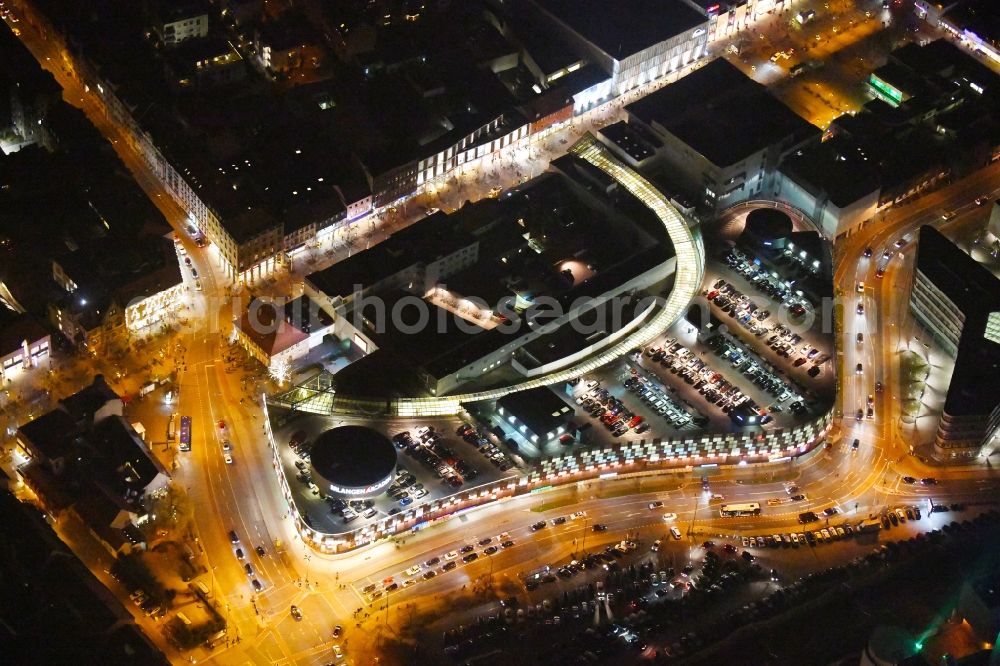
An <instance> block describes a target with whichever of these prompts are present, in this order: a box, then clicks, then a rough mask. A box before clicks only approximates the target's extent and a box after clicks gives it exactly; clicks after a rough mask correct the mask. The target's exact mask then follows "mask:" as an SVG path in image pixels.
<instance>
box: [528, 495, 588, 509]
mask: <svg viewBox="0 0 1000 666" xmlns="http://www.w3.org/2000/svg"><path fill="white" fill-rule="evenodd" d="M578 501H579V500H578V499H577V498H576V497H563V498H560V499H554V500H552V501H551V502H543V503H542V504H538V505H536V506H533V507H531V510H532V511H534V512H535V513H544V512H546V511H549V510H551V509H558V508H559V507H562V506H570V505H571V504H576V503H577V502H578Z"/></svg>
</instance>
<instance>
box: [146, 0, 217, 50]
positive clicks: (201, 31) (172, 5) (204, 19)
mask: <svg viewBox="0 0 1000 666" xmlns="http://www.w3.org/2000/svg"><path fill="white" fill-rule="evenodd" d="M152 4H153V6H152V8H151V9H152V15H153V31H154V32H155V33H156V35H157V37H159V39H160V41H161V42H162V43H163V45H164V46H166V47H168V48H169V47H174V46H177V45H178V44H180V43H181V42H184V41H186V40H188V39H197V38H199V37H205V36H207V35H208V14H209V10H210V7H209V5H208V3H207V2H206V1H205V0H184V1H183V2H176V0H157V1H156V2H153V3H152Z"/></svg>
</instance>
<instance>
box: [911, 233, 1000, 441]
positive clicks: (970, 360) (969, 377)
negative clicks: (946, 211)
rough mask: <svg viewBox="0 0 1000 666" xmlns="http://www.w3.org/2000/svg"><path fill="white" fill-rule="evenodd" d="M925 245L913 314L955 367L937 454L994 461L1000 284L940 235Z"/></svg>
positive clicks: (999, 429)
mask: <svg viewBox="0 0 1000 666" xmlns="http://www.w3.org/2000/svg"><path fill="white" fill-rule="evenodd" d="M917 243H918V244H917V264H916V271H915V272H914V276H913V285H912V288H911V290H910V311H911V312H912V313H913V316H914V317H915V318H916V320H917V321H918V322H919V323H920V325H921V326H923V327H924V328H925V329H927V330H928V331H929V332H930V333H931V334H932V335H933V336H934V340H935V342H937V343H938V344H939V345H940V347H941V348H942V349H943V350H944V352H945V353H946V354H948V355H949V356H951V357H952V358H953V359H955V367H954V371H953V372H952V376H951V382H950V384H949V385H948V394H947V397H946V398H945V404H944V412H943V414H942V415H941V420H940V423H939V425H938V429H937V435H936V436H935V440H934V450H935V454H936V455H937V456H939V457H940V458H942V459H945V460H954V459H959V460H961V459H963V458H973V457H978V456H986V457H989V456H991V455H993V454H994V453H995V452H996V451H997V450H998V447H1000V394H998V393H997V390H996V378H997V377H1000V279H998V278H997V277H996V276H994V275H993V274H992V273H991V272H990V271H989V270H987V269H986V268H985V267H983V266H982V265H980V264H979V263H978V262H977V261H976V260H975V259H973V258H972V257H970V256H969V255H967V254H966V253H965V252H963V251H962V250H961V249H960V248H958V247H957V246H956V245H955V244H954V243H952V242H951V241H950V240H948V238H946V237H945V236H944V235H942V234H941V232H939V231H937V230H936V229H934V228H933V227H930V226H924V227H921V228H920V236H919V238H918V241H917Z"/></svg>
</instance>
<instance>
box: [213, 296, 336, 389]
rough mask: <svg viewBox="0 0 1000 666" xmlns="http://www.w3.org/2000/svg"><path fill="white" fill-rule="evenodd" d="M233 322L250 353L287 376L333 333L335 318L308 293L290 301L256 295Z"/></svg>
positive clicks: (279, 375)
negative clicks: (296, 363)
mask: <svg viewBox="0 0 1000 666" xmlns="http://www.w3.org/2000/svg"><path fill="white" fill-rule="evenodd" d="M233 323H234V326H233V329H234V331H235V333H236V339H237V340H238V341H239V343H240V345H241V346H242V347H243V348H244V349H245V350H246V351H247V353H248V354H249V355H250V356H251V357H252V358H255V359H257V360H258V361H260V363H261V364H262V365H263V366H264V367H265V368H267V369H268V371H269V372H270V373H271V375H272V376H274V377H277V378H280V379H286V378H287V377H288V374H289V373H290V371H291V369H292V367H293V364H294V363H295V362H296V361H298V360H299V359H301V358H303V357H304V356H306V355H308V354H309V352H310V351H311V350H313V349H315V348H316V347H318V346H319V345H320V344H322V343H323V341H324V339H325V338H326V337H327V335H328V334H330V333H331V331H332V327H333V318H332V317H331V316H330V315H329V314H328V313H327V312H326V311H325V310H323V309H322V308H321V307H320V306H319V304H318V303H316V302H315V301H313V300H312V299H310V298H309V297H308V296H300V297H299V298H296V299H294V300H291V301H288V302H286V303H276V302H270V301H265V300H262V299H258V298H254V299H253V300H251V301H250V303H249V304H248V305H247V309H246V312H244V313H243V314H242V315H241V316H240V317H239V318H238V319H237V320H236V321H235V322H233Z"/></svg>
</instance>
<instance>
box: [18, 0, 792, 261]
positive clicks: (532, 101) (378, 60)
mask: <svg viewBox="0 0 1000 666" xmlns="http://www.w3.org/2000/svg"><path fill="white" fill-rule="evenodd" d="M787 4H788V3H787V2H785V1H784V0H746V1H745V2H725V3H704V2H685V1H684V0H641V1H637V2H630V3H627V4H625V5H621V4H619V5H610V4H608V3H600V2H592V1H590V0H587V2H586V9H587V11H586V12H583V11H579V7H578V6H577V4H576V3H573V2H566V1H565V0H516V1H511V2H488V1H486V0H472V1H470V2H466V3H460V4H456V3H451V4H449V5H448V6H447V9H446V10H445V9H443V8H442V7H439V6H436V5H426V4H425V3H392V2H370V1H367V0H366V1H364V2H362V1H361V0H351V1H349V2H341V3H322V4H319V3H317V5H316V6H311V7H309V8H299V7H291V6H290V5H286V4H285V3H262V2H259V1H256V0H220V1H219V2H217V3H205V2H190V1H189V2H183V3H169V2H159V1H157V2H153V1H152V0H150V1H149V2H145V3H135V4H131V3H130V4H129V5H127V6H124V7H123V6H120V5H119V4H118V3H112V2H109V1H107V0H101V1H99V2H95V3H89V4H88V5H87V6H86V7H84V6H82V5H80V4H79V3H75V2H70V1H68V0H37V2H34V3H32V5H31V6H30V7H28V8H27V11H32V12H33V13H32V15H31V16H30V19H31V20H32V21H35V22H36V23H38V24H39V25H40V26H42V29H43V30H46V32H47V33H48V34H49V35H50V37H51V38H52V39H56V40H59V41H60V42H64V43H65V46H66V50H67V51H68V52H70V53H72V54H73V57H74V61H75V62H74V68H75V70H76V72H77V73H78V75H79V76H80V77H81V78H82V80H83V81H84V82H86V83H87V84H88V85H89V86H90V88H91V89H93V90H96V91H97V94H98V95H99V96H100V98H101V101H102V103H103V104H104V105H105V106H106V108H107V114H108V116H109V118H110V119H111V120H112V121H113V122H115V123H116V124H117V125H118V126H119V127H120V128H121V129H122V130H123V131H124V132H125V133H126V135H128V136H129V137H130V141H132V143H134V144H135V145H136V146H137V147H138V149H139V151H140V153H142V155H143V156H144V159H146V161H147V162H148V163H149V164H150V166H151V167H152V169H153V171H154V172H155V173H156V174H157V177H158V178H159V180H160V182H161V183H162V185H163V187H164V188H165V189H166V191H167V192H168V193H169V194H170V195H171V196H172V197H173V198H174V199H175V200H176V201H177V202H178V203H179V204H180V205H181V206H182V207H183V208H184V209H185V210H187V211H188V213H189V215H190V218H191V222H192V224H194V225H195V226H197V227H198V228H199V229H200V231H201V232H203V233H204V234H205V236H206V237H207V238H208V240H210V241H211V242H212V243H214V245H215V246H216V247H217V249H218V252H219V255H220V262H221V264H222V266H223V268H224V269H225V270H226V271H227V272H228V273H229V274H230V275H231V276H232V277H234V278H237V279H238V280H241V281H252V280H255V279H258V278H260V277H261V276H263V275H267V274H269V273H272V272H274V271H279V270H283V269H284V268H285V267H286V266H288V265H289V263H290V262H291V261H293V260H294V256H295V254H296V253H297V252H298V251H300V250H301V249H303V248H304V247H306V246H307V245H308V244H310V243H315V242H316V241H318V240H321V239H323V238H325V237H326V235H327V234H332V233H334V232H335V231H336V230H338V229H342V228H345V227H347V226H349V225H350V224H351V223H352V222H355V221H357V220H359V219H361V218H363V217H364V216H365V215H367V214H370V213H371V212H372V211H373V210H382V209H384V208H389V207H391V206H392V205H393V204H394V203H395V202H398V201H399V200H401V199H405V198H407V197H410V196H412V195H413V194H414V193H416V192H418V191H420V190H421V189H422V188H424V187H425V186H427V185H428V184H429V183H433V182H439V181H440V180H441V179H443V178H447V177H448V176H450V175H453V174H454V173H456V172H460V171H462V170H464V169H467V168H470V167H471V168H480V167H481V166H483V165H484V159H485V158H489V157H490V156H492V155H496V154H497V152H498V151H500V150H501V149H504V148H506V147H508V146H510V145H512V144H517V145H525V142H526V141H527V140H528V139H529V138H530V137H533V136H537V135H539V134H541V133H543V132H545V131H546V129H547V128H549V127H552V126H553V125H558V124H561V123H565V122H568V121H571V120H572V118H573V117H574V116H575V115H577V114H579V113H582V112H585V111H587V110H589V109H591V108H593V107H594V106H595V105H597V104H601V103H604V102H606V101H608V100H610V99H611V98H613V97H614V96H616V95H619V94H621V93H622V92H624V91H627V90H632V89H634V88H635V87H637V86H640V85H642V84H644V83H646V82H650V81H653V80H656V79H659V78H662V77H663V76H664V75H666V74H669V73H671V72H675V71H678V70H679V69H681V68H683V67H685V66H686V65H689V64H691V63H693V62H695V61H697V60H698V59H699V58H702V57H704V56H705V55H706V54H707V53H708V45H709V44H710V43H711V42H712V41H714V40H717V39H721V38H724V37H728V36H730V35H732V34H733V33H734V32H737V31H739V30H742V29H745V28H746V27H747V26H749V25H751V24H752V23H753V22H754V21H756V20H757V19H758V18H760V17H762V16H766V15H767V13H768V12H771V11H780V10H782V9H784V8H785V6H786V5H787ZM584 16H589V17H593V18H587V19H584V18H582V17H584ZM109 35H112V36H114V38H113V39H108V36H109Z"/></svg>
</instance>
